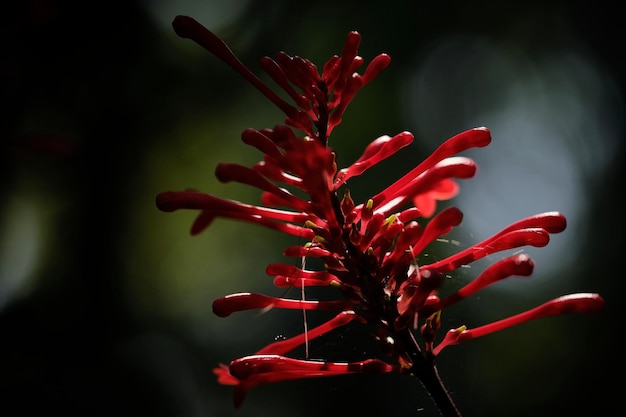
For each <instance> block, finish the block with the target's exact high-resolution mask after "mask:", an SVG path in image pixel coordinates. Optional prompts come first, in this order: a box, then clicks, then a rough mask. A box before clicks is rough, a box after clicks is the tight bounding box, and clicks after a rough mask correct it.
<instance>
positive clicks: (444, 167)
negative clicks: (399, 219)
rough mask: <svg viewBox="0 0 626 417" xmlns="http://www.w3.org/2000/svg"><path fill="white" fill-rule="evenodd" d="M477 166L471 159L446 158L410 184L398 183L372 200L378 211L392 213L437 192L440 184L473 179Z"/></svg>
mask: <svg viewBox="0 0 626 417" xmlns="http://www.w3.org/2000/svg"><path fill="white" fill-rule="evenodd" d="M475 173H476V164H475V163H474V161H473V160H471V159H470V158H465V157H450V158H446V159H444V160H442V161H440V162H438V163H437V164H435V165H434V166H433V167H432V168H429V169H427V170H426V171H424V172H422V173H421V174H420V175H418V176H417V177H415V178H414V179H413V180H411V181H409V182H405V181H397V182H395V183H393V184H392V185H390V186H389V187H387V189H385V190H384V191H383V192H382V193H379V194H378V195H376V196H375V197H373V198H372V200H373V201H374V207H376V211H384V212H392V211H394V210H397V209H398V208H399V207H400V206H402V205H404V204H406V202H407V201H410V200H412V199H414V198H415V197H416V196H419V195H421V194H427V193H429V192H436V191H437V189H438V187H439V184H440V183H441V182H443V181H446V180H449V179H450V178H453V177H454V178H462V179H463V178H471V177H473V176H474V174H475Z"/></svg>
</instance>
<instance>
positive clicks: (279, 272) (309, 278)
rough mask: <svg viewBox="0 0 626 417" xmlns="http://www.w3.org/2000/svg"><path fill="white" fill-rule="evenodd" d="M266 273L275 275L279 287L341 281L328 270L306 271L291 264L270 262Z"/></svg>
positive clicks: (326, 283)
mask: <svg viewBox="0 0 626 417" xmlns="http://www.w3.org/2000/svg"><path fill="white" fill-rule="evenodd" d="M265 273H266V274H267V275H270V276H275V277H276V279H275V280H274V285H276V286H277V287H290V286H294V287H298V288H300V287H302V286H312V285H315V286H326V285H330V283H331V282H332V281H339V279H338V278H337V277H335V276H334V275H332V274H331V273H330V272H328V271H306V270H302V269H300V268H297V267H296V266H294V265H289V264H269V265H268V266H267V268H266V269H265Z"/></svg>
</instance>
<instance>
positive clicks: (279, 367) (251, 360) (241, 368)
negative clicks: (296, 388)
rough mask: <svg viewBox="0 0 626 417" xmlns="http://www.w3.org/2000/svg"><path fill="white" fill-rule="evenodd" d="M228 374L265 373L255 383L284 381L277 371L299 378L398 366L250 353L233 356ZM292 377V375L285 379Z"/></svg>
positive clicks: (379, 370) (381, 370)
mask: <svg viewBox="0 0 626 417" xmlns="http://www.w3.org/2000/svg"><path fill="white" fill-rule="evenodd" d="M229 368H230V373H231V374H232V375H233V376H234V377H236V378H238V379H239V380H246V379H248V378H251V377H253V376H258V375H266V376H267V377H266V379H265V380H264V381H263V382H260V381H258V382H259V383H269V382H279V381H283V380H285V378H282V377H281V376H282V375H281V374H282V373H283V372H285V373H287V374H286V375H290V376H292V375H293V374H291V373H292V372H295V373H296V374H300V377H301V378H310V377H316V376H325V375H341V374H349V373H357V372H358V373H364V372H367V373H386V372H399V369H398V367H396V366H393V365H390V364H388V363H385V362H383V361H380V360H378V359H366V360H364V361H360V362H321V361H311V360H303V359H292V358H288V357H286V356H280V355H251V356H246V357H243V358H240V359H236V360H234V361H232V362H231V363H230V366H229ZM289 379H293V378H289Z"/></svg>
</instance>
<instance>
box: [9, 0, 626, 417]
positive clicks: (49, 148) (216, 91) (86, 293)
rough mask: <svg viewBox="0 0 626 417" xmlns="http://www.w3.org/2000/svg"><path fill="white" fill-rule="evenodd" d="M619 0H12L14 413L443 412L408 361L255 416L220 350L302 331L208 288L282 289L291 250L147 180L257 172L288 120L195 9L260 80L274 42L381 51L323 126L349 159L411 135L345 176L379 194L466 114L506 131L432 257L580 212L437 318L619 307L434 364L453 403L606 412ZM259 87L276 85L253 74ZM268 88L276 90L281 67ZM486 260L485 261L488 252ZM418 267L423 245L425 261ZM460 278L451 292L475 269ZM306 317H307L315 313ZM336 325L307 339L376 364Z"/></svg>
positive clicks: (618, 125)
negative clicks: (224, 314)
mask: <svg viewBox="0 0 626 417" xmlns="http://www.w3.org/2000/svg"><path fill="white" fill-rule="evenodd" d="M612 4H613V3H609V2H603V1H597V2H592V3H590V2H582V1H575V2H571V1H551V2H540V1H530V2H528V1H527V2H507V3H503V2H496V1H486V2H463V1H448V2H421V1H400V0H387V1H384V2H376V1H359V2H357V1H344V2H334V1H332V2H331V1H318V2H289V1H277V0H276V1H262V2H261V1H253V0H238V1H226V0H223V1H210V0H207V1H198V0H196V1H193V0H184V1H183V0H180V1H169V2H168V1H165V0H161V1H157V0H154V1H149V0H144V1H137V0H135V1H133V0H128V1H115V0H114V1H109V2H100V3H95V4H94V3H91V2H82V1H53V0H24V1H19V2H16V1H14V2H7V3H6V4H5V5H4V6H3V7H2V9H3V16H4V17H3V19H2V26H1V29H2V33H1V36H0V45H1V48H2V49H1V53H0V64H1V65H0V71H1V72H0V74H1V77H0V83H1V85H2V90H1V91H2V94H1V98H2V102H1V105H2V116H1V120H2V123H1V124H0V138H1V142H0V175H1V176H0V178H1V180H2V189H3V192H2V194H1V196H0V381H1V382H0V414H1V415H3V416H7V417H8V416H31V415H41V414H43V413H46V414H51V413H58V414H59V415H66V416H70V415H71V416H73V415H81V416H106V415H115V416H240V417H243V416H255V417H258V416H266V415H267V416H269V415H280V416H283V415H284V416H314V415H320V413H323V414H324V415H329V416H330V415H333V416H334V415H346V414H348V413H350V414H351V415H359V414H364V413H367V414H368V415H369V414H378V415H397V416H400V415H402V416H405V415H418V416H430V415H437V414H436V411H435V410H434V409H433V406H432V404H431V403H430V401H429V399H428V398H427V396H426V395H425V393H424V392H423V390H422V389H421V387H420V386H419V384H418V383H417V382H416V381H415V380H413V379H412V378H409V377H406V376H403V375H384V376H380V375H373V376H367V375H354V376H346V377H337V378H327V379H316V380H305V381H295V382H290V383H283V384H275V385H271V386H263V387H259V388H256V389H255V390H253V391H252V392H251V393H250V394H249V397H248V398H247V399H246V401H245V402H244V404H243V406H242V408H241V409H238V410H234V409H233V407H232V404H231V398H232V390H231V388H230V387H224V386H220V385H218V384H217V382H216V380H215V378H214V376H213V374H212V372H211V370H212V368H213V367H215V366H216V365H217V363H219V362H224V363H228V361H230V360H231V359H234V358H236V357H239V356H242V355H246V354H251V353H253V352H254V351H256V350H258V349H259V348H261V347H263V346H264V345H266V344H267V343H269V342H271V341H272V340H274V338H279V337H282V336H283V335H284V336H286V337H288V336H291V335H294V334H296V333H298V332H299V331H301V328H302V317H301V315H300V314H298V313H294V312H274V311H271V312H269V313H267V314H264V315H261V316H258V315H257V314H256V313H254V312H251V313H250V314H245V313H241V314H239V315H235V316H233V317H229V318H226V319H220V318H217V317H215V316H213V315H212V313H211V302H212V301H213V299H214V298H217V297H220V296H222V295H224V294H228V293H231V292H238V291H262V292H266V293H270V294H276V295H278V294H277V293H276V291H275V290H274V289H273V288H272V287H271V278H270V277H267V276H265V274H264V269H265V265H266V264H267V263H270V262H278V261H281V260H282V258H281V252H282V249H283V248H284V247H286V246H288V245H293V244H298V243H302V242H294V241H293V240H291V239H289V238H287V237H283V236H279V235H277V234H276V233H273V232H271V231H267V230H259V228H256V227H254V226H249V225H240V224H237V223H234V222H229V221H218V222H217V223H216V224H215V225H213V226H212V227H211V229H209V230H208V231H206V232H205V233H203V234H202V235H200V236H196V237H193V238H192V237H190V236H189V233H188V231H189V228H190V225H191V222H192V220H193V218H194V213H186V212H185V213H182V212H181V213H174V214H171V213H170V214H165V213H161V212H159V211H158V210H157V209H156V207H155V205H154V197H155V195H156V194H157V193H159V192H161V191H165V190H169V189H184V188H196V189H200V190H202V191H206V192H211V193H215V194H218V195H221V196H224V197H229V198H234V199H240V200H242V201H246V202H250V203H255V202H257V201H258V200H257V199H258V195H257V193H256V191H255V190H251V189H247V188H246V187H239V186H237V185H232V184H231V185H223V184H219V183H218V182H217V181H216V180H215V179H214V178H213V169H214V167H215V165H216V164H217V163H218V162H220V161H231V162H238V163H242V164H252V163H254V162H255V161H257V160H258V158H259V155H258V153H257V152H256V151H255V150H253V149H248V148H247V147H246V146H245V145H244V144H243V143H242V142H241V141H240V139H239V135H240V133H241V131H243V130H244V129H245V128H247V127H254V128H258V129H260V128H263V127H272V126H273V125H275V124H279V123H282V121H283V115H282V114H281V113H280V111H278V110H277V109H275V108H273V107H272V106H271V105H268V103H267V102H265V101H264V99H263V97H261V95H260V94H259V93H258V92H257V91H256V90H254V88H253V87H251V86H249V85H248V84H247V83H246V82H245V81H244V80H243V79H242V78H241V77H240V76H239V75H238V74H236V73H234V72H233V71H231V70H230V68H228V67H227V66H226V65H225V64H223V63H222V62H220V61H218V60H217V59H216V58H215V57H213V56H211V55H210V54H208V53H207V52H206V51H204V50H203V49H202V48H200V47H199V46H197V45H195V44H194V43H193V42H192V41H189V40H184V39H180V38H178V37H176V35H175V34H174V33H173V30H172V29H171V21H172V20H173V18H174V17H175V16H176V15H177V14H186V15H190V16H192V17H194V18H196V20H198V21H199V22H200V23H202V24H204V25H205V26H207V27H208V28H209V29H211V30H213V31H214V32H215V33H217V34H218V36H220V37H221V38H223V39H224V40H225V41H226V42H227V43H228V44H229V45H230V47H231V48H232V49H233V50H234V51H235V52H236V53H237V54H238V56H239V57H240V58H241V60H242V61H243V62H244V63H246V64H247V65H248V66H249V67H250V68H251V69H252V70H253V71H255V72H256V73H257V74H259V75H261V76H262V77H263V75H262V73H261V71H260V70H259V67H258V65H257V63H258V59H259V58H261V57H262V56H265V55H270V56H272V55H273V54H274V53H275V52H277V51H279V50H284V51H285V52H287V53H289V54H291V55H300V56H304V57H307V58H309V59H311V60H312V61H313V62H315V63H317V65H318V67H321V65H322V64H323V63H324V62H325V61H326V59H328V58H329V57H330V56H331V55H332V54H339V53H340V52H341V47H342V46H343V42H344V40H345V36H346V34H347V32H348V31H350V30H358V31H359V32H360V33H361V34H362V36H363V41H362V44H361V48H360V54H361V55H362V56H363V57H364V58H365V60H366V62H368V61H369V60H371V59H372V58H373V57H374V56H375V55H376V54H378V53H380V52H387V53H389V54H390V55H391V57H392V63H391V66H390V67H389V68H387V69H386V70H385V71H384V72H383V73H382V74H381V75H380V77H379V78H378V79H377V80H376V81H375V82H374V83H372V84H371V85H368V86H367V87H366V88H364V89H363V91H362V92H360V94H359V95H357V96H356V98H355V100H354V102H353V104H352V105H351V107H349V108H348V110H347V112H346V115H345V117H344V123H343V124H342V125H341V126H340V127H338V128H337V129H336V130H335V132H334V134H333V137H332V138H331V146H333V147H334V148H335V149H337V152H338V155H339V165H340V167H343V166H347V165H348V164H349V163H351V162H352V161H353V160H354V159H356V158H357V157H358V156H359V155H360V152H361V151H362V150H363V149H364V147H365V146H366V145H367V144H368V143H369V142H370V141H371V140H373V139H375V138H376V137H378V136H380V135H382V134H390V135H393V134H396V133H398V132H400V131H403V130H410V131H412V132H413V133H414V134H415V137H416V140H415V143H414V144H413V145H411V147H410V148H409V149H405V150H404V152H400V154H399V155H397V156H396V157H394V158H392V159H391V160H390V161H389V162H388V163H387V164H383V165H381V167H380V168H378V170H377V171H376V170H374V173H373V174H372V175H369V176H368V175H367V174H365V175H364V178H363V179H360V178H359V179H356V180H355V181H354V182H353V183H351V184H350V187H351V189H353V194H354V195H355V198H356V199H360V201H363V199H365V198H367V197H369V196H371V195H373V194H375V193H376V192H378V191H379V190H380V189H381V188H382V187H384V185H385V184H388V183H390V182H391V181H392V180H394V179H395V178H397V177H398V176H399V175H401V174H402V173H404V172H406V171H408V170H409V169H410V168H411V167H412V166H414V165H415V164H416V163H418V162H419V161H421V159H422V158H424V157H425V156H426V155H427V154H428V153H429V152H430V151H432V150H433V149H434V148H435V147H436V146H437V145H438V144H439V143H441V142H442V141H443V140H445V139H446V138H448V137H450V136H452V135H454V134H456V133H458V132H460V131H462V130H466V129H469V128H472V127H475V126H480V125H485V126H488V127H490V128H491V130H492V135H493V138H494V140H493V143H492V145H490V146H489V147H487V148H485V149H481V150H478V151H476V152H473V151H472V152H469V153H468V154H469V155H470V156H472V157H474V158H475V159H476V160H477V162H478V164H479V173H478V175H477V177H476V178H475V179H473V180H471V181H467V182H463V183H462V184H461V186H462V192H461V195H460V196H459V197H458V198H457V200H455V203H457V204H458V205H459V207H460V208H461V209H462V210H463V211H464V213H465V219H466V220H465V221H464V223H463V225H462V227H460V228H459V230H458V231H455V232H454V233H453V234H452V235H451V236H450V240H449V241H448V242H439V244H438V245H435V246H434V247H432V248H430V249H429V252H428V254H425V255H424V256H431V257H441V256H444V255H445V254H446V253H450V252H452V251H453V250H458V247H457V246H462V247H464V246H469V245H471V244H472V243H475V242H478V241H479V239H482V238H483V237H486V236H489V235H490V234H492V233H495V232H497V231H498V230H500V229H501V228H502V227H504V226H506V225H508V224H509V223H512V222H513V221H515V220H517V219H519V218H522V217H525V216H529V215H532V214H535V213H538V212H541V211H552V210H559V211H562V212H563V213H564V214H565V215H566V216H567V217H568V222H569V223H568V229H567V230H566V231H565V232H564V233H562V234H560V235H556V236H555V237H554V238H553V241H552V242H551V244H550V245H549V246H548V247H546V248H543V249H540V250H536V251H535V250H530V249H528V250H527V251H528V252H529V253H530V254H531V255H532V256H533V258H534V259H535V260H536V263H537V267H536V269H535V273H534V274H533V277H532V278H531V279H530V280H525V279H512V280H511V281H510V282H506V283H501V284H498V285H496V286H494V288H490V289H488V290H485V291H484V292H483V293H481V294H480V295H479V296H476V297H474V298H472V299H471V300H465V301H464V302H463V303H462V305H459V306H458V307H455V308H453V309H450V312H449V313H448V312H446V314H444V326H447V327H449V328H451V327H456V326H459V325H461V324H467V325H468V326H469V327H473V326H477V325H480V324H483V323H487V322H489V321H493V320H496V319H500V318H503V317H506V316H507V315H511V314H515V313H517V312H521V311H524V310H526V309H529V308H532V307H534V306H535V305H538V304H540V303H542V302H544V301H547V300H549V299H551V298H553V297H556V296H559V295H563V294H567V293H571V292H598V293H600V294H601V295H602V296H603V297H604V298H605V300H606V302H607V305H606V309H605V311H603V312H602V313H601V314H599V315H595V316H581V315H575V316H565V317H553V318H549V319H543V320H540V321H537V322H532V323H527V324H525V325H522V326H520V327H517V328H513V329H510V330H507V331H504V332H501V333H499V334H494V335H490V336H488V337H485V338H483V339H478V340H475V341H471V342H468V343H467V344H464V345H460V346H456V347H451V348H449V349H446V351H444V353H442V355H441V357H440V359H439V363H440V367H441V373H442V375H443V378H444V380H445V381H446V383H447V385H448V387H449V389H450V390H451V391H452V394H453V396H454V397H455V399H456V400H457V402H458V405H459V407H460V408H461V410H462V411H463V412H464V415H465V416H503V415H506V416H528V415H533V416H544V415H545V416H547V415H554V413H557V412H558V413H559V414H560V415H567V414H570V413H571V414H574V413H576V414H587V415H618V414H621V411H620V410H621V408H622V407H623V405H622V403H623V402H622V401H621V397H620V396H621V395H622V392H621V390H620V389H619V388H620V387H621V386H622V383H621V382H620V381H621V375H622V374H623V371H624V365H623V363H624V361H623V360H622V358H621V354H622V353H621V350H618V346H619V345H618V342H617V337H618V336H617V335H618V334H619V333H620V327H619V326H620V325H621V318H622V317H623V314H622V312H621V309H620V306H621V305H620V303H621V302H622V301H620V300H619V297H621V295H620V294H623V287H624V286H623V281H624V276H623V269H622V267H621V266H620V265H619V263H618V262H617V261H618V260H619V259H620V257H621V256H623V254H622V252H621V251H622V250H623V249H624V244H623V239H622V237H623V236H626V234H625V232H626V230H625V228H624V216H623V213H622V209H621V206H620V203H619V198H620V197H621V194H622V193H623V191H624V187H623V180H624V165H623V162H622V161H623V158H624V150H625V147H624V144H625V141H624V128H625V122H624V121H625V119H624V103H623V98H624V87H625V86H624V82H625V81H626V78H625V77H624V63H623V52H624V51H623V43H622V35H623V30H622V26H623V22H622V18H621V17H622V14H621V13H620V12H619V11H618V9H617V6H612ZM264 79H267V77H264ZM270 84H271V82H270ZM498 256H500V255H497V256H494V257H492V259H491V260H494V259H497V257H498ZM425 261H427V259H425ZM479 267H480V265H477V267H476V268H475V269H473V270H472V269H471V268H470V269H464V270H462V271H459V272H456V273H455V274H454V275H453V276H451V277H450V278H451V285H457V286H460V285H462V283H463V282H466V281H467V280H469V279H470V278H471V277H473V276H476V275H477V274H478V273H479V269H478V268H479ZM316 320H320V319H316V318H315V317H314V315H312V314H309V321H310V323H309V324H310V326H311V325H314V324H315V323H317V321H316ZM368 340H369V339H368V337H367V335H366V334H362V333H361V332H360V330H359V329H357V328H348V329H346V330H344V331H342V332H338V334H335V335H330V336H328V337H327V338H324V339H321V340H316V341H315V342H314V343H312V344H311V346H310V348H311V354H312V356H315V357H321V358H330V359H335V360H351V359H355V358H365V357H368V356H370V355H371V354H372V352H374V350H373V349H371V348H372V346H371V342H368Z"/></svg>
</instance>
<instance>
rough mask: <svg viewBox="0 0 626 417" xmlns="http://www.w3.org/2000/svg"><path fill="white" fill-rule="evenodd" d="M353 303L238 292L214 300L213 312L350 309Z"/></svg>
mask: <svg viewBox="0 0 626 417" xmlns="http://www.w3.org/2000/svg"><path fill="white" fill-rule="evenodd" d="M351 306H352V304H350V303H349V302H347V301H344V300H333V301H303V300H292V299H287V298H276V297H269V296H267V295H262V294H253V293H237V294H231V295H226V296H224V297H220V298H218V299H216V300H215V301H213V313H215V315H217V316H219V317H228V316H230V315H231V314H232V313H235V312H237V311H245V310H253V309H257V308H266V307H273V308H286V309H297V310H331V311H332V310H335V311H340V310H348V309H350V307H351Z"/></svg>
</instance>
